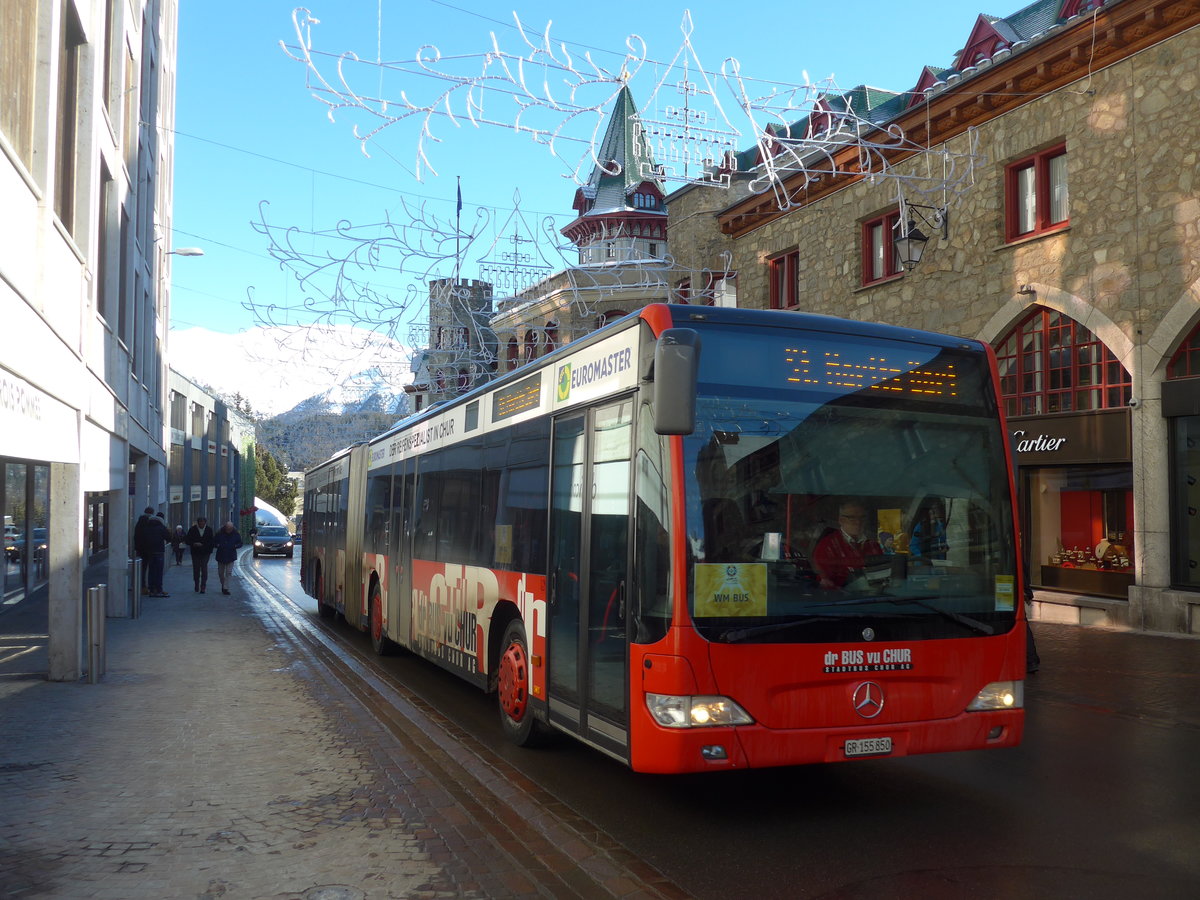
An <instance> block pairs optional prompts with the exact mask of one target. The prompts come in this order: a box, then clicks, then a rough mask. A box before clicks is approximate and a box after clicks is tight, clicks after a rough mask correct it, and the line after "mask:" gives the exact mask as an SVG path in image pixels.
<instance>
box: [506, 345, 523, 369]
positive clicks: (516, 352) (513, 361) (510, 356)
mask: <svg viewBox="0 0 1200 900" xmlns="http://www.w3.org/2000/svg"><path fill="white" fill-rule="evenodd" d="M505 362H506V363H507V366H508V371H510V372H511V371H512V370H513V369H515V368H516V367H517V366H519V365H520V364H521V349H520V346H519V345H518V344H517V339H516V338H515V337H510V338H509V339H508V353H507V359H506V360H505Z"/></svg>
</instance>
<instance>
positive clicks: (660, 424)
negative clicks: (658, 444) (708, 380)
mask: <svg viewBox="0 0 1200 900" xmlns="http://www.w3.org/2000/svg"><path fill="white" fill-rule="evenodd" d="M699 369H700V335H699V333H698V332H696V331H695V330H693V329H691V328H668V329H667V330H666V331H664V332H663V333H662V336H661V337H659V339H658V346H656V347H655V348H654V431H655V432H656V433H657V434H691V433H692V432H693V431H695V430H696V378H697V374H698V372H699Z"/></svg>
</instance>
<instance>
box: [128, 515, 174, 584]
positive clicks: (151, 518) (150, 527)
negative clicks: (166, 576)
mask: <svg viewBox="0 0 1200 900" xmlns="http://www.w3.org/2000/svg"><path fill="white" fill-rule="evenodd" d="M170 539H171V534H170V532H168V531H167V524H166V522H164V521H163V520H162V518H161V513H160V514H159V516H155V515H154V507H153V506H147V507H146V512H145V513H144V514H143V515H142V517H141V518H140V519H138V520H137V524H136V525H134V527H133V548H134V550H135V551H136V552H137V555H138V556H140V557H141V559H142V571H143V572H144V573H145V589H146V596H148V597H166V596H169V595H168V594H166V593H165V592H164V591H163V564H164V562H165V560H166V550H167V541H169V540H170Z"/></svg>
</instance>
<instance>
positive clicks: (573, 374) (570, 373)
mask: <svg viewBox="0 0 1200 900" xmlns="http://www.w3.org/2000/svg"><path fill="white" fill-rule="evenodd" d="M637 343H638V330H637V329H636V328H629V329H626V330H625V331H623V332H621V333H620V334H616V335H613V336H612V337H611V338H609V339H608V340H606V341H601V342H600V343H599V344H596V345H594V346H592V347H588V348H586V349H584V350H581V351H580V352H578V353H576V354H573V355H572V356H571V357H569V358H568V359H567V360H566V361H565V362H562V363H559V365H558V367H557V368H556V369H555V371H554V376H555V388H554V408H555V409H558V408H560V407H564V406H574V405H575V404H576V403H585V402H587V401H589V400H595V399H596V398H598V397H606V396H609V395H611V394H614V393H617V392H619V391H622V390H625V389H627V388H631V387H633V386H634V385H636V384H637V358H638V354H637Z"/></svg>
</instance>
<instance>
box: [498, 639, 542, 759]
mask: <svg viewBox="0 0 1200 900" xmlns="http://www.w3.org/2000/svg"><path fill="white" fill-rule="evenodd" d="M496 674H497V679H496V696H497V698H498V699H499V701H500V704H499V706H500V725H501V727H502V728H503V729H504V736H505V737H506V738H508V739H509V740H510V741H512V742H513V743H514V744H516V745H517V746H518V747H532V746H535V745H537V744H539V743H541V740H542V738H543V737H544V731H543V727H542V725H541V723H540V722H538V721H537V717H536V716H535V715H534V714H533V709H532V708H531V707H530V704H529V699H530V694H531V689H532V685H533V681H532V679H533V675H532V672H531V670H530V665H529V642H528V641H527V640H526V638H525V626H524V625H522V624H521V620H520V619H513V621H511V622H509V623H508V627H507V628H505V629H504V639H503V641H502V642H501V644H500V665H499V666H498V671H497V673H496Z"/></svg>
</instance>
